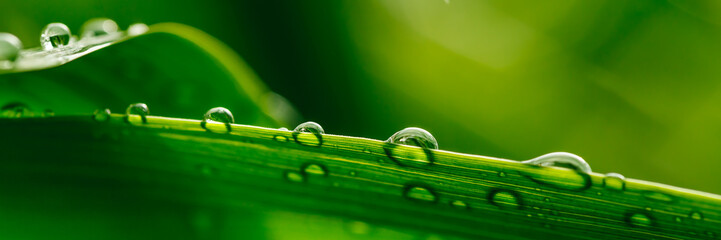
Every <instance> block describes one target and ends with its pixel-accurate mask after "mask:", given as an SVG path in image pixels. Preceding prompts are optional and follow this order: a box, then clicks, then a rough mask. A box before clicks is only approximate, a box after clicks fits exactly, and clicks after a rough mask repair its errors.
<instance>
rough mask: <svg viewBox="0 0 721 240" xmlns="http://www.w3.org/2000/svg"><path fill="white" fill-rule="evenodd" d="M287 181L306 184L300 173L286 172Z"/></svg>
mask: <svg viewBox="0 0 721 240" xmlns="http://www.w3.org/2000/svg"><path fill="white" fill-rule="evenodd" d="M285 179H286V180H288V181H291V182H305V176H303V174H300V173H298V172H293V171H289V172H285Z"/></svg>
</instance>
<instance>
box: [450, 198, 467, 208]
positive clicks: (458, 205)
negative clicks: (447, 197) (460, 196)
mask: <svg viewBox="0 0 721 240" xmlns="http://www.w3.org/2000/svg"><path fill="white" fill-rule="evenodd" d="M451 206H454V207H456V208H461V209H467V208H468V204H466V202H464V201H461V200H453V201H451Z"/></svg>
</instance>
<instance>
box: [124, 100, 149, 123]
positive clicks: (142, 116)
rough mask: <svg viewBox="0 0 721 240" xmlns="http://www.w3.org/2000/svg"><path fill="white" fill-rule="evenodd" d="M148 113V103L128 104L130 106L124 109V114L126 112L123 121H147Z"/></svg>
mask: <svg viewBox="0 0 721 240" xmlns="http://www.w3.org/2000/svg"><path fill="white" fill-rule="evenodd" d="M149 113H150V110H149V109H148V105H145V103H134V104H130V106H128V108H127V109H126V110H125V114H127V116H126V117H125V121H126V122H128V123H138V122H139V123H147V122H148V118H147V116H148V114H149Z"/></svg>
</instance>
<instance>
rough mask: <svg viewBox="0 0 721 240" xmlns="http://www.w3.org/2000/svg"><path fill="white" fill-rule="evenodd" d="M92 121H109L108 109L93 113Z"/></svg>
mask: <svg viewBox="0 0 721 240" xmlns="http://www.w3.org/2000/svg"><path fill="white" fill-rule="evenodd" d="M93 119H95V121H98V122H107V121H108V120H110V109H107V108H106V109H98V110H95V113H93Z"/></svg>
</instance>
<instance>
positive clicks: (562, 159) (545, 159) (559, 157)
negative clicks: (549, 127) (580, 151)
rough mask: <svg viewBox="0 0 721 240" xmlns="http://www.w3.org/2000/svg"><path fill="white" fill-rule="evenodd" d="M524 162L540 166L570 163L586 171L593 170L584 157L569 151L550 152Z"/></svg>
mask: <svg viewBox="0 0 721 240" xmlns="http://www.w3.org/2000/svg"><path fill="white" fill-rule="evenodd" d="M523 163H525V164H531V165H539V166H553V165H569V166H571V167H572V168H575V169H576V170H578V171H581V172H584V173H590V172H591V166H590V165H588V163H586V160H583V158H581V157H579V156H578V155H576V154H573V153H567V152H554V153H549V154H545V155H542V156H540V157H537V158H534V159H531V160H526V161H523Z"/></svg>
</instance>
